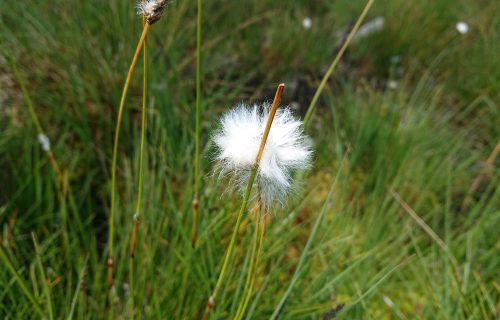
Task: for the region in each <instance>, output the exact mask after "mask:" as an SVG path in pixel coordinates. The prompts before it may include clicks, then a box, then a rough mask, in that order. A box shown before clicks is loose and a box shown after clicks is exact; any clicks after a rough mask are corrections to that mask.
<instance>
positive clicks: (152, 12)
mask: <svg viewBox="0 0 500 320" xmlns="http://www.w3.org/2000/svg"><path fill="white" fill-rule="evenodd" d="M168 2H169V0H140V1H139V2H138V3H137V14H139V15H141V16H144V17H145V18H146V20H147V21H148V23H149V24H153V23H155V22H156V21H158V20H160V18H161V16H162V15H163V10H165V7H166V6H167V4H168Z"/></svg>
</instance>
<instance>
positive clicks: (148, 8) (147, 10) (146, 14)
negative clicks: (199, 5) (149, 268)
mask: <svg viewBox="0 0 500 320" xmlns="http://www.w3.org/2000/svg"><path fill="white" fill-rule="evenodd" d="M168 3H169V1H168V0H145V1H140V2H139V3H138V4H137V13H138V14H139V15H140V16H142V17H143V21H144V26H143V30H142V34H141V37H140V39H139V42H138V43H137V46H136V49H135V52H134V55H133V57H132V62H131V63H130V66H129V69H128V72H127V76H126V79H125V84H124V86H123V90H122V95H121V98H120V105H119V107H118V115H117V120H116V129H115V138H114V144H113V157H112V165H111V208H110V215H109V233H108V260H107V268H108V275H107V285H108V288H110V289H111V290H110V317H113V315H112V309H113V308H112V291H113V290H112V288H113V265H114V222H115V211H116V167H117V158H118V145H119V140H120V128H121V121H122V117H123V110H124V106H125V99H126V96H127V92H128V88H129V86H130V80H131V78H132V74H133V72H134V69H135V66H136V64H137V60H138V58H139V55H140V52H141V49H142V48H143V46H144V45H145V42H146V37H147V34H148V32H149V29H150V26H151V25H152V24H154V23H156V22H157V21H158V20H159V19H160V18H161V17H162V15H163V12H164V10H165V8H166V6H167V5H168ZM144 53H145V51H144ZM144 59H145V57H144ZM144 67H145V69H146V60H144ZM144 72H146V71H144ZM145 90H146V75H145V74H144V77H143V91H144V92H143V105H142V117H143V120H142V129H141V155H140V168H139V188H138V201H137V209H136V212H135V213H134V227H133V229H132V235H131V244H130V257H131V259H132V258H133V257H134V255H135V243H136V239H137V233H138V229H139V217H140V207H141V206H140V201H141V192H142V161H143V157H144V126H145V122H144V117H145V108H146V101H145V94H146V92H145ZM130 265H131V267H133V265H132V263H131V264H130ZM131 271H132V272H133V269H132V270H131Z"/></svg>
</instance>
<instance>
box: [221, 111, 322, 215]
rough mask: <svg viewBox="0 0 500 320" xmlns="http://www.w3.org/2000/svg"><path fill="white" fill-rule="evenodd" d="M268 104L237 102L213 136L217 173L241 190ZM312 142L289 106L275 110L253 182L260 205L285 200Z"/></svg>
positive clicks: (306, 163)
mask: <svg viewBox="0 0 500 320" xmlns="http://www.w3.org/2000/svg"><path fill="white" fill-rule="evenodd" d="M269 112H270V105H269V104H267V103H265V104H263V105H254V106H248V105H245V104H240V105H238V106H236V107H235V108H233V109H232V110H230V111H228V112H227V113H226V114H224V115H223V116H222V119H221V121H220V129H219V131H218V132H217V133H216V134H215V136H214V137H213V140H214V144H215V147H216V158H215V159H216V161H217V163H218V166H217V167H218V170H219V171H220V173H221V175H220V176H221V177H224V176H227V175H230V176H231V178H232V179H233V180H234V181H235V182H236V187H238V188H239V189H240V190H241V192H243V193H244V192H245V190H246V188H247V185H248V180H249V178H250V174H251V172H252V169H253V167H254V165H255V162H256V157H257V153H258V151H259V147H260V144H261V140H262V136H263V133H264V130H265V127H266V123H267V120H268V118H269ZM312 155H313V150H312V142H311V140H310V139H309V138H308V137H306V136H305V134H304V132H303V130H302V121H300V120H297V119H296V118H295V117H294V116H293V114H292V111H291V110H290V108H288V107H286V108H280V109H278V110H277V112H276V115H275V118H274V121H273V123H272V126H271V130H270V132H269V136H268V139H267V142H266V144H265V146H264V150H263V153H262V157H261V160H260V162H259V167H258V171H257V175H256V178H255V184H256V186H257V190H258V196H259V198H260V201H261V203H262V205H263V206H265V207H267V208H269V207H271V206H272V205H273V204H275V203H280V204H282V205H284V204H285V202H286V200H287V198H288V196H289V194H290V192H291V191H292V188H293V186H294V183H293V173H294V172H295V171H297V170H304V169H308V168H309V167H310V163H311V159H312Z"/></svg>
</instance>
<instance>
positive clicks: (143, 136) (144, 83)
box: [129, 18, 148, 319]
mask: <svg viewBox="0 0 500 320" xmlns="http://www.w3.org/2000/svg"><path fill="white" fill-rule="evenodd" d="M144 23H146V19H145V18H144ZM142 55H143V73H142V113H141V146H140V154H139V178H138V183H137V185H138V187H137V204H136V209H135V214H134V225H133V227H132V235H131V237H130V260H129V283H130V284H129V285H130V318H131V319H134V315H135V303H134V285H135V271H134V258H135V248H136V244H137V237H138V235H139V225H140V222H141V213H142V210H141V209H142V188H143V168H144V145H145V140H146V109H147V107H146V105H147V71H148V60H147V40H145V41H144V46H143V48H142Z"/></svg>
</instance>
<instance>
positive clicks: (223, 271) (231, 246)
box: [203, 83, 285, 319]
mask: <svg viewBox="0 0 500 320" xmlns="http://www.w3.org/2000/svg"><path fill="white" fill-rule="evenodd" d="M284 89H285V85H284V84H283V83H282V84H280V85H279V86H278V88H277V90H276V94H275V96H274V100H273V104H272V106H271V110H270V112H269V117H268V119H267V123H266V127H265V129H264V132H263V134H262V139H261V142H260V146H259V149H258V151H257V156H256V157H255V162H254V164H253V166H252V169H251V171H250V174H249V177H248V183H247V187H246V190H245V194H244V196H243V202H242V204H241V207H240V211H239V212H238V216H237V218H236V223H235V224H234V228H233V233H232V235H231V239H230V240H229V246H228V248H227V251H226V255H225V256H224V261H223V263H222V269H221V272H220V274H219V278H218V279H217V283H216V284H215V287H214V290H213V291H212V294H211V295H210V297H209V299H208V302H207V305H206V307H205V312H204V314H203V319H207V318H208V315H209V313H210V310H211V309H212V308H213V307H214V305H215V299H216V298H217V294H218V293H219V290H220V288H221V285H222V282H223V280H224V277H225V275H226V272H227V268H228V266H229V261H230V260H231V257H232V255H233V250H234V245H235V242H236V235H237V234H238V229H239V228H240V225H241V221H242V220H243V215H244V214H245V212H246V211H247V205H248V201H249V198H250V193H251V192H252V186H253V183H254V180H255V177H256V176H257V171H258V169H259V164H260V161H261V159H262V154H263V153H264V147H265V145H266V142H267V138H268V136H269V131H270V130H271V125H272V123H273V120H274V116H275V115H276V111H277V110H278V106H279V103H280V101H281V95H282V94H283V90H284Z"/></svg>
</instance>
